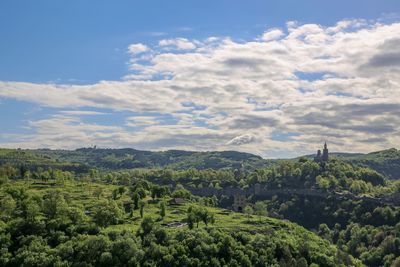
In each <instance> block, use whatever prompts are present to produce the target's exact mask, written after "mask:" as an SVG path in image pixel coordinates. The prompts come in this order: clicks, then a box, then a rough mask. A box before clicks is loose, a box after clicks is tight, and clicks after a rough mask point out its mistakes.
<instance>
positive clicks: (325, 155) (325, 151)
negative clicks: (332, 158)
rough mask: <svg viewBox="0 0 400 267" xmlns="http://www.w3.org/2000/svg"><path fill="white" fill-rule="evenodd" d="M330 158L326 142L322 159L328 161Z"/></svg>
mask: <svg viewBox="0 0 400 267" xmlns="http://www.w3.org/2000/svg"><path fill="white" fill-rule="evenodd" d="M328 160H329V153H328V146H327V145H326V142H325V144H324V149H323V150H322V161H328Z"/></svg>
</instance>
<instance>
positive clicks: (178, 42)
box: [158, 38, 196, 50]
mask: <svg viewBox="0 0 400 267" xmlns="http://www.w3.org/2000/svg"><path fill="white" fill-rule="evenodd" d="M158 45H160V46H162V47H169V48H174V49H179V50H193V49H195V48H196V44H195V43H194V42H191V41H189V40H188V39H186V38H175V39H164V40H160V41H159V42H158Z"/></svg>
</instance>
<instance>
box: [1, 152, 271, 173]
mask: <svg viewBox="0 0 400 267" xmlns="http://www.w3.org/2000/svg"><path fill="white" fill-rule="evenodd" d="M7 162H9V163H13V164H15V165H20V164H28V165H30V164H31V165H39V166H41V165H48V166H50V167H52V166H54V167H57V166H58V167H60V166H61V167H63V168H64V169H71V168H78V167H80V168H83V167H85V166H86V167H90V168H101V169H110V170H117V169H132V168H166V167H167V168H171V169H177V170H179V169H189V168H196V169H241V168H243V169H247V170H253V169H259V168H264V167H266V166H269V165H270V164H272V163H273V162H275V161H274V160H266V159H263V158H262V157H260V156H257V155H253V154H250V153H244V152H238V151H209V152H194V151H183V150H168V151H158V152H153V151H143V150H136V149H133V148H122V149H97V148H79V149H76V150H51V149H33V150H22V149H0V164H2V163H7Z"/></svg>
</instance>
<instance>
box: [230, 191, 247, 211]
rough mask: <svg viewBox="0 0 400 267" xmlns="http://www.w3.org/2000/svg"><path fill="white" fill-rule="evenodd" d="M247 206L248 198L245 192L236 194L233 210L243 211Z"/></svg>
mask: <svg viewBox="0 0 400 267" xmlns="http://www.w3.org/2000/svg"><path fill="white" fill-rule="evenodd" d="M246 206H247V198H246V195H244V194H235V195H234V196H233V210H234V211H236V212H243V211H244V208H245V207H246Z"/></svg>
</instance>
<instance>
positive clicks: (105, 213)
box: [93, 200, 122, 227]
mask: <svg viewBox="0 0 400 267" xmlns="http://www.w3.org/2000/svg"><path fill="white" fill-rule="evenodd" d="M121 218H122V211H121V209H120V208H119V207H118V205H117V203H116V202H115V201H112V200H110V201H108V202H106V203H99V204H98V205H97V206H96V207H95V210H94V214H93V220H94V222H95V223H96V224H97V225H98V226H101V227H107V226H109V225H113V224H117V223H118V222H119V220H120V219H121Z"/></svg>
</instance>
